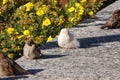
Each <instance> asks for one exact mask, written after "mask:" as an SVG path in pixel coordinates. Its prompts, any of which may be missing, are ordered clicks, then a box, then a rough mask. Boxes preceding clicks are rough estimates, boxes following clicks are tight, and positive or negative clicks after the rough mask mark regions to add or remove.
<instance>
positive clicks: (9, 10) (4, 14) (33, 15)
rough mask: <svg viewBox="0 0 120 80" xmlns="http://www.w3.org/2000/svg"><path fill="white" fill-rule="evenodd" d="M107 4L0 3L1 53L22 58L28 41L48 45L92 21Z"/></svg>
mask: <svg viewBox="0 0 120 80" xmlns="http://www.w3.org/2000/svg"><path fill="white" fill-rule="evenodd" d="M103 1H104V0H99V1H98V0H67V1H66V2H65V3H64V2H62V0H3V1H0V7H1V8H0V31H1V32H0V51H2V52H4V53H6V55H7V56H8V57H10V58H13V59H17V58H18V57H20V56H22V52H23V46H24V43H25V41H26V40H27V39H29V38H30V39H33V40H34V42H35V43H36V44H37V45H40V44H43V43H46V42H49V41H51V40H52V38H54V37H56V35H58V33H59V31H60V30H61V29H62V28H64V27H66V28H70V27H72V26H75V25H77V24H78V23H79V22H80V21H81V20H83V19H85V18H88V17H92V16H94V14H95V13H96V11H97V10H98V8H99V7H100V5H102V2H103Z"/></svg>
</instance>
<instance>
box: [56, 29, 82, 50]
mask: <svg viewBox="0 0 120 80" xmlns="http://www.w3.org/2000/svg"><path fill="white" fill-rule="evenodd" d="M58 45H59V46H60V47H61V48H65V49H72V48H78V47H79V46H80V44H79V42H78V41H77V39H76V38H75V37H74V36H73V34H71V33H70V32H69V29H67V28H63V29H61V31H60V34H59V36H58Z"/></svg>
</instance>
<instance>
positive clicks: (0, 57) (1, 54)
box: [0, 52, 5, 60]
mask: <svg viewBox="0 0 120 80" xmlns="http://www.w3.org/2000/svg"><path fill="white" fill-rule="evenodd" d="M4 58H5V55H4V53H2V52H0V60H1V59H4Z"/></svg>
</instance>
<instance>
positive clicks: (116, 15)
mask: <svg viewBox="0 0 120 80" xmlns="http://www.w3.org/2000/svg"><path fill="white" fill-rule="evenodd" d="M114 28H120V9H117V10H115V11H114V12H113V13H112V15H111V16H110V17H109V18H108V20H107V21H106V23H105V24H104V25H103V26H101V29H114Z"/></svg>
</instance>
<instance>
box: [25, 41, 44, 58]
mask: <svg viewBox="0 0 120 80" xmlns="http://www.w3.org/2000/svg"><path fill="white" fill-rule="evenodd" d="M23 55H24V56H25V58H28V59H37V58H39V57H40V56H41V55H42V54H41V51H40V50H39V49H38V47H37V46H36V45H35V43H34V42H33V40H31V39H30V40H27V41H26V43H25V45H24V48H23Z"/></svg>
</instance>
